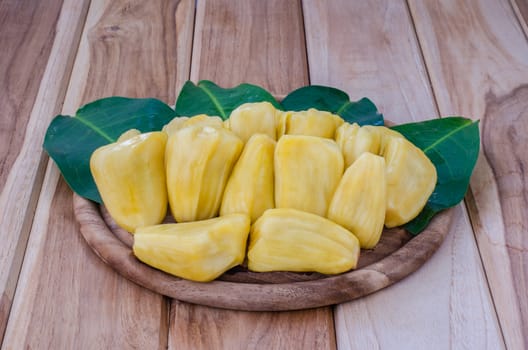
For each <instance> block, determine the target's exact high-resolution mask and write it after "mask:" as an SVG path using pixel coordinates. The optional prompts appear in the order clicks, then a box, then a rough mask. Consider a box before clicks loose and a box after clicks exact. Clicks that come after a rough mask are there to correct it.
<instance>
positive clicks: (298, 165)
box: [274, 135, 344, 216]
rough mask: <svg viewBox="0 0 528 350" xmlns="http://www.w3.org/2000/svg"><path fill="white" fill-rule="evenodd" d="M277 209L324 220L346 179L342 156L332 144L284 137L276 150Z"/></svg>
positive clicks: (326, 141) (311, 137) (302, 138)
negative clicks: (318, 216) (329, 206)
mask: <svg viewBox="0 0 528 350" xmlns="http://www.w3.org/2000/svg"><path fill="white" fill-rule="evenodd" d="M274 164H275V206H276V207H277V208H294V209H298V210H303V211H307V212H310V213H313V214H317V215H320V216H325V215H326V212H327V210H328V205H329V203H330V200H331V199H332V195H333V194H334V191H335V189H336V187H337V185H338V184H339V180H340V179H341V176H342V175H343V167H344V161H343V155H342V154H341V151H340V150H339V147H338V146H337V144H336V143H335V142H334V141H333V140H329V139H325V138H321V137H315V136H304V135H284V136H282V137H281V138H280V139H279V141H277V146H276V147H275V160H274Z"/></svg>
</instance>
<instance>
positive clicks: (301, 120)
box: [277, 108, 344, 139]
mask: <svg viewBox="0 0 528 350" xmlns="http://www.w3.org/2000/svg"><path fill="white" fill-rule="evenodd" d="M343 122H344V121H343V119H342V118H341V117H340V116H338V115H336V114H332V113H330V112H325V111H319V110H317V109H314V108H310V109H309V110H307V111H300V112H291V111H288V112H280V113H279V118H278V125H277V136H278V137H281V136H282V135H309V136H319V137H324V138H329V139H333V138H334V135H335V132H336V129H337V128H338V127H339V126H340V125H341V124H343Z"/></svg>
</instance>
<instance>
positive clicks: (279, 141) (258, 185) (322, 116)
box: [90, 102, 436, 281]
mask: <svg viewBox="0 0 528 350" xmlns="http://www.w3.org/2000/svg"><path fill="white" fill-rule="evenodd" d="M90 168H91V171H92V174H93V177H94V179H95V182H96V184H97V188H98V190H99V192H100V194H101V197H102V200H103V203H104V205H105V206H106V208H107V210H108V212H109V213H110V215H111V216H112V218H113V219H114V220H115V222H116V223H117V224H118V225H119V226H121V227H122V228H124V229H125V230H127V231H129V232H131V233H133V234H134V245H133V252H134V254H135V256H136V257H137V258H138V259H139V260H141V261H143V262H144V263H146V264H148V265H151V266H153V267H155V268H157V269H160V270H163V271H165V272H167V273H169V274H172V275H175V276H178V277H181V278H185V279H189V280H194V281H211V280H213V279H215V278H217V277H218V276H220V275H221V274H222V273H224V272H225V271H227V270H229V269H230V268H232V267H234V266H236V265H240V264H243V263H244V261H245V259H246V257H247V268H248V269H249V270H251V271H256V272H265V271H295V272H309V271H311V272H319V273H322V274H338V273H343V272H345V271H348V270H351V269H354V268H356V266H357V262H358V259H359V254H360V249H361V248H363V249H371V248H373V247H375V246H376V244H377V243H378V241H379V239H380V236H381V233H382V230H383V227H384V226H386V227H395V226H399V225H402V224H405V223H406V222H408V221H410V220H412V219H413V218H414V217H416V216H417V215H418V213H419V212H420V211H421V210H422V209H423V207H424V206H425V203H426V201H427V200H428V198H429V196H430V195H431V193H432V191H433V189H434V187H435V184H436V170H435V167H434V165H433V164H432V163H431V161H430V160H429V159H428V158H427V156H426V155H425V154H424V153H423V152H422V151H421V150H420V149H418V148H417V147H416V146H414V145H413V144H412V143H411V142H409V141H408V140H406V139H405V138H404V137H403V136H402V135H401V134H399V133H397V132H396V131H393V130H391V129H389V128H386V127H383V126H362V127H360V126H358V125H357V124H349V123H347V122H345V121H344V120H343V119H341V118H340V117H339V116H337V115H335V114H331V113H329V112H324V111H319V110H315V109H309V110H307V111H301V112H291V111H287V112H285V111H279V110H277V109H275V108H274V106H273V105H272V104H270V103H267V102H259V103H247V104H244V105H241V106H240V107H238V108H237V109H235V110H234V111H233V112H232V113H231V115H230V117H229V119H227V120H226V121H222V119H221V118H219V117H210V116H206V115H197V116H194V117H190V118H188V117H177V118H174V119H173V120H172V121H171V122H170V123H168V124H167V125H166V126H165V127H164V128H163V130H162V131H158V132H150V133H144V134H140V133H139V131H137V130H130V131H127V132H126V133H124V134H123V135H122V136H121V137H120V138H119V139H118V140H117V142H115V143H112V144H109V145H106V146H103V147H101V148H99V149H97V150H96V151H95V152H94V153H93V154H92V157H91V159H90ZM168 207H169V208H170V211H171V213H172V216H173V218H174V220H175V221H176V223H165V224H162V222H163V221H164V219H165V217H166V214H167V208H168Z"/></svg>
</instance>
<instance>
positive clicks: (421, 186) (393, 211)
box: [383, 137, 436, 227]
mask: <svg viewBox="0 0 528 350" xmlns="http://www.w3.org/2000/svg"><path fill="white" fill-rule="evenodd" d="M383 156H384V158H385V163H386V169H387V212H386V215H385V226H387V227H395V226H400V225H403V224H405V223H407V222H409V221H411V220H412V219H414V218H415V217H416V216H417V215H418V214H419V213H420V211H421V210H422V209H423V207H424V206H425V204H426V203H427V200H428V199H429V197H430V196H431V193H433V190H434V188H435V185H436V168H435V166H434V165H433V163H431V161H430V160H429V158H428V157H427V156H426V155H425V154H424V153H423V152H422V150H420V149H419V148H418V147H416V146H415V145H413V144H412V143H411V142H409V141H408V140H407V139H405V138H400V137H390V138H389V140H388V141H387V143H386V146H385V150H384V153H383Z"/></svg>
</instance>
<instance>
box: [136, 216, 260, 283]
mask: <svg viewBox="0 0 528 350" xmlns="http://www.w3.org/2000/svg"><path fill="white" fill-rule="evenodd" d="M249 228H250V222H249V217H248V216H247V215H244V214H231V215H226V216H222V217H219V218H214V219H209V220H203V221H196V222H189V223H178V224H165V225H156V226H149V227H142V228H139V229H138V230H136V233H135V234H134V246H133V251H134V255H135V256H136V257H137V258H138V259H139V260H141V261H143V262H144V263H146V264H148V265H150V266H153V267H155V268H157V269H160V270H162V271H165V272H167V273H170V274H172V275H175V276H178V277H182V278H185V279H189V280H193V281H199V282H206V281H211V280H213V279H215V278H216V277H218V276H220V275H221V274H222V273H224V272H225V271H227V270H229V269H230V268H232V267H234V266H236V265H239V264H241V263H242V262H243V261H244V257H245V253H246V242H247V238H248V233H249Z"/></svg>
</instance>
